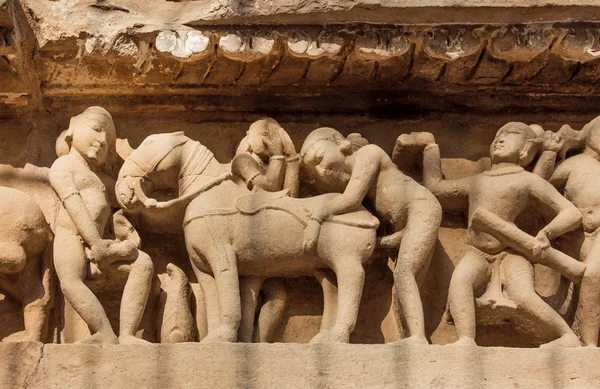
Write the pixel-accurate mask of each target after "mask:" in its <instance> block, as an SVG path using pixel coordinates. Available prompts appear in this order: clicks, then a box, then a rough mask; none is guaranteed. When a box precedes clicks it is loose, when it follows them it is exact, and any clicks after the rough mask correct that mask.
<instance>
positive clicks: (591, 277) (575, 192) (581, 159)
mask: <svg viewBox="0 0 600 389" xmlns="http://www.w3.org/2000/svg"><path fill="white" fill-rule="evenodd" d="M559 134H560V135H561V137H562V139H559V141H558V142H556V143H557V145H558V146H560V145H561V143H569V142H570V141H571V143H572V141H574V140H575V141H577V139H574V137H573V135H575V137H577V138H581V139H582V140H584V142H585V149H584V150H583V153H581V154H577V155H574V156H572V157H569V158H567V159H566V160H564V161H563V162H562V163H561V164H559V165H558V167H557V168H556V170H554V166H555V163H556V157H557V151H554V150H550V151H546V152H545V153H547V154H550V156H551V157H552V158H547V159H546V161H547V163H546V168H545V169H544V171H546V172H549V173H551V177H550V183H551V184H553V185H554V186H555V187H556V188H557V189H558V190H559V191H560V192H562V193H564V195H565V197H566V198H567V199H569V200H570V201H571V202H572V203H573V204H574V205H575V206H576V207H577V208H578V209H579V211H581V214H582V215H583V231H584V235H585V237H584V241H583V245H582V246H581V252H580V258H581V259H582V260H583V262H584V263H585V264H586V265H587V269H586V271H585V274H584V276H583V279H582V281H581V287H580V292H579V303H578V307H577V312H576V320H577V322H578V324H579V330H580V333H581V341H582V343H583V345H584V346H588V347H597V346H598V332H599V330H600V240H599V239H598V232H600V117H598V118H596V119H594V120H593V121H591V122H590V123H588V124H587V125H586V126H585V127H584V128H583V130H582V131H581V132H580V133H579V134H575V133H572V131H568V130H567V129H565V128H563V129H561V131H559ZM582 135H584V136H582ZM557 149H558V147H557Z"/></svg>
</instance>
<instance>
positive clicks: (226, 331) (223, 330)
mask: <svg viewBox="0 0 600 389" xmlns="http://www.w3.org/2000/svg"><path fill="white" fill-rule="evenodd" d="M236 340H237V331H236V330H232V329H231V328H230V327H223V326H219V327H217V328H216V329H214V330H213V331H210V332H209V333H208V335H206V337H205V338H204V339H202V342H205V343H206V342H230V343H233V342H235V341H236Z"/></svg>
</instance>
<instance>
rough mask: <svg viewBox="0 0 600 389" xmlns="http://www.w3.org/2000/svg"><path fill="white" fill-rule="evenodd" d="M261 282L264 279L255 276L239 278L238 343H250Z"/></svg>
mask: <svg viewBox="0 0 600 389" xmlns="http://www.w3.org/2000/svg"><path fill="white" fill-rule="evenodd" d="M263 281H264V278H262V277H257V276H246V277H240V298H241V304H242V321H241V323H240V329H239V330H238V342H244V343H252V337H253V334H254V316H255V313H256V303H257V300H258V293H259V292H260V288H261V286H262V284H263Z"/></svg>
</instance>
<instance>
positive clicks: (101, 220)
mask: <svg viewBox="0 0 600 389" xmlns="http://www.w3.org/2000/svg"><path fill="white" fill-rule="evenodd" d="M56 163H57V164H59V166H58V167H59V168H60V169H63V170H65V171H67V172H69V173H70V174H71V175H72V177H73V180H74V182H75V186H76V189H77V191H78V192H79V194H80V195H81V198H82V200H83V202H84V203H85V205H86V208H87V209H88V212H89V213H90V216H91V217H92V219H93V220H94V222H95V223H96V226H97V227H98V231H99V232H100V234H101V235H102V232H103V231H104V228H105V226H106V222H107V221H108V218H109V217H110V214H111V205H110V197H109V193H108V191H109V190H110V189H108V188H111V186H112V185H111V184H112V183H111V181H112V180H111V179H110V178H109V177H106V176H105V175H103V174H101V173H95V172H93V171H92V170H90V169H89V168H88V167H87V166H84V165H83V164H82V163H81V162H80V161H78V160H77V159H76V158H73V157H72V156H71V155H66V156H64V157H61V158H60V160H59V161H57V162H56ZM107 187H108V188H107ZM58 224H59V225H60V226H61V227H64V228H67V229H69V230H71V231H72V232H73V233H77V228H76V227H75V226H74V225H73V222H72V221H71V217H70V216H69V214H68V213H67V211H66V210H65V209H64V207H61V209H60V211H59V216H58Z"/></svg>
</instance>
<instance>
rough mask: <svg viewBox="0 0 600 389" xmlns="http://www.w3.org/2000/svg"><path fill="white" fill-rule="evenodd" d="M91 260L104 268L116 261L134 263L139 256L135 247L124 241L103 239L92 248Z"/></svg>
mask: <svg viewBox="0 0 600 389" xmlns="http://www.w3.org/2000/svg"><path fill="white" fill-rule="evenodd" d="M89 256H90V260H91V261H92V262H94V263H95V264H97V265H98V267H100V268H102V267H103V266H106V265H109V264H111V263H113V262H116V261H132V260H134V259H135V258H136V256H137V248H136V247H135V245H134V244H133V243H132V242H130V241H128V240H124V241H122V242H119V241H115V240H111V239H101V240H99V241H98V242H97V243H96V244H95V245H93V246H92V247H91V250H90V253H89Z"/></svg>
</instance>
